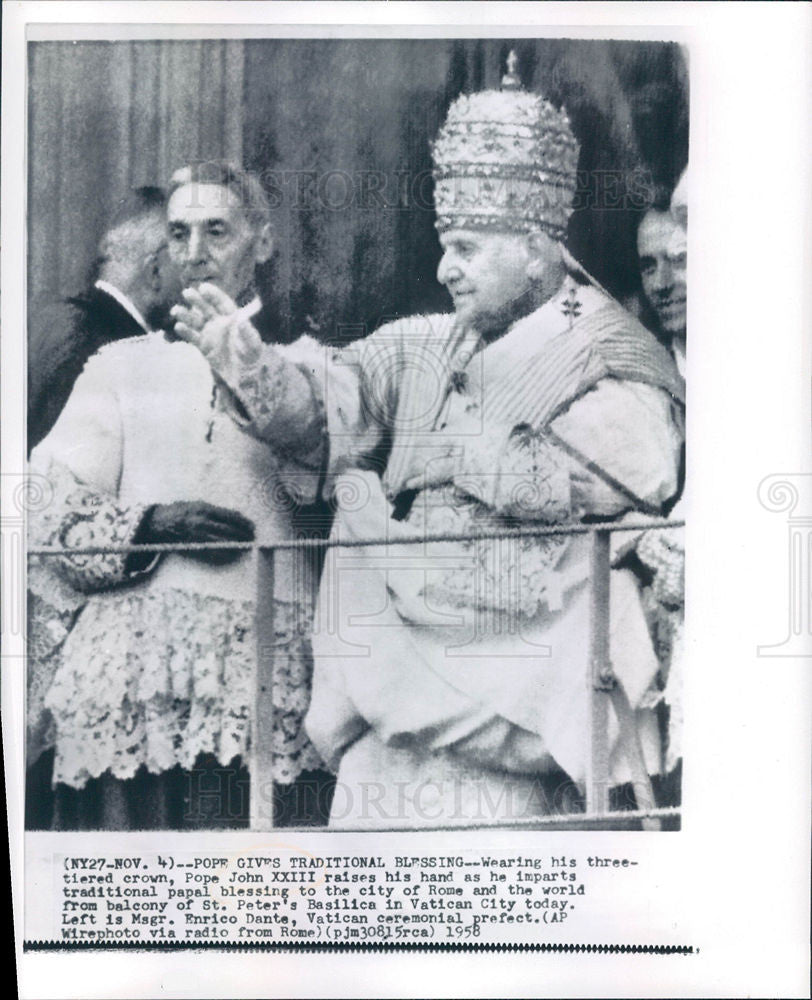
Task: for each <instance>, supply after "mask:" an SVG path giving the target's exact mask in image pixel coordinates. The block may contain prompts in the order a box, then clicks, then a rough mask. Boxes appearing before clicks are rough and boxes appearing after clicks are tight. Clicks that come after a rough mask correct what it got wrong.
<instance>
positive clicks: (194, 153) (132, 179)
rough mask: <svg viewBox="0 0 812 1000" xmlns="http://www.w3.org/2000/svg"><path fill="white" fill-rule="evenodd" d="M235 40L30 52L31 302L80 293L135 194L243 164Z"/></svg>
mask: <svg viewBox="0 0 812 1000" xmlns="http://www.w3.org/2000/svg"><path fill="white" fill-rule="evenodd" d="M242 107H243V48H242V42H241V41H201V42H169V41H160V42H32V43H31V44H30V45H29V120H28V152H29V157H28V212H29V249H28V263H29V274H28V292H29V302H37V301H41V300H42V299H51V298H59V297H64V296H66V295H71V294H74V293H76V292H78V291H81V290H82V289H83V288H84V287H85V282H86V279H87V275H88V272H89V270H90V267H91V265H92V263H93V260H94V258H95V254H96V247H97V245H98V241H99V238H100V237H101V236H102V234H103V233H104V230H105V226H106V223H107V221H108V220H109V218H110V216H111V214H112V213H113V211H114V209H115V206H116V205H117V203H118V201H119V200H120V199H121V198H122V197H123V196H124V195H125V194H126V193H127V191H128V190H130V189H131V188H134V187H140V186H143V185H147V184H149V185H153V184H156V185H158V186H160V187H163V186H164V185H165V184H166V182H167V180H168V178H169V176H170V175H171V173H172V171H173V170H174V169H175V168H176V167H179V166H181V165H182V164H183V163H186V162H188V161H189V160H190V159H198V158H204V157H212V156H218V157H219V156H229V157H234V158H236V159H239V158H240V156H241V155H242V128H243V112H242Z"/></svg>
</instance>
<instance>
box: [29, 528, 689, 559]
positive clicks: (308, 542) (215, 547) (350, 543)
mask: <svg viewBox="0 0 812 1000" xmlns="http://www.w3.org/2000/svg"><path fill="white" fill-rule="evenodd" d="M684 524H685V521H682V520H675V521H669V520H665V519H663V520H662V521H651V522H637V521H635V522H634V523H631V522H629V523H623V524H617V523H615V522H613V521H601V522H596V523H594V524H568V525H563V524H562V525H552V526H550V527H547V528H521V529H515V528H505V529H500V530H496V529H495V530H493V531H477V532H443V533H440V534H433V535H406V536H405V537H403V538H347V539H341V538H295V539H289V540H288V541H281V542H273V543H270V544H265V543H259V542H184V543H180V542H178V543H174V544H173V543H163V544H157V543H156V544H154V545H86V546H80V547H78V548H61V547H59V546H54V545H42V546H33V547H31V548H29V549H28V555H31V556H64V555H71V556H85V555H87V556H89V555H114V554H116V555H121V554H125V553H130V552H143V553H147V552H155V553H160V552H212V551H223V550H229V551H236V552H239V551H246V552H248V551H250V550H251V549H261V550H263V551H270V550H282V549H322V548H323V549H359V548H373V547H380V546H396V545H425V544H427V543H429V542H473V541H490V540H495V539H503V538H504V539H508V538H546V537H548V536H551V535H591V534H594V533H595V532H597V531H612V532H614V531H659V530H663V529H666V528H681V527H683V526H684Z"/></svg>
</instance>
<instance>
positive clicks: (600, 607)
mask: <svg viewBox="0 0 812 1000" xmlns="http://www.w3.org/2000/svg"><path fill="white" fill-rule="evenodd" d="M609 573H610V569H609V532H608V531H606V530H598V531H594V532H593V533H592V553H591V574H590V576H591V592H590V598H591V600H590V621H589V664H588V667H587V676H586V678H585V680H586V684H587V691H588V694H589V705H590V713H589V727H588V735H587V740H588V747H587V755H586V811H587V812H588V813H593V814H598V815H602V814H604V813H605V812H607V811H608V808H609V692H610V690H611V687H612V680H613V675H612V667H611V663H610V661H609Z"/></svg>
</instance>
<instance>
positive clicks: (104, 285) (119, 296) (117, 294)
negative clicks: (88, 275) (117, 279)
mask: <svg viewBox="0 0 812 1000" xmlns="http://www.w3.org/2000/svg"><path fill="white" fill-rule="evenodd" d="M96 288H98V289H99V291H100V292H106V293H107V294H108V295H109V296H110V298H112V299H115V300H116V302H118V304H119V305H120V306H121V308H122V309H124V310H126V312H128V313H129V314H130V316H132V318H133V319H134V320H135V322H136V323H137V324H138V325H139V326H140V327H141V328H142V329H143V331H144V333H151V330H150V328H149V325H148V324H147V321H146V320H145V319H144V317H143V316H142V315H141V313H140V312H139V310H138V309H137V308H136V306H135V305H134V304H133V303H132V302H130V300H129V299H128V298H127V296H126V295H125V294H124V292H122V291H121V290H120V289H118V288H116V286H115V285H111V284H110V282H109V281H102V280H101V279H100V280H99V281H97V282H96Z"/></svg>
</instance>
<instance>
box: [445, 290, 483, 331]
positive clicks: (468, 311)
mask: <svg viewBox="0 0 812 1000" xmlns="http://www.w3.org/2000/svg"><path fill="white" fill-rule="evenodd" d="M452 299H453V302H454V312H455V313H456V315H457V318H458V319H460V320H462V322H463V323H469V324H471V325H472V326H473V325H476V323H475V321H476V319H477V317H478V316H479V313H480V310H479V309H478V308H477V305H476V299H475V297H474V293H473V292H459V293H458V294H457V295H453V296H452Z"/></svg>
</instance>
